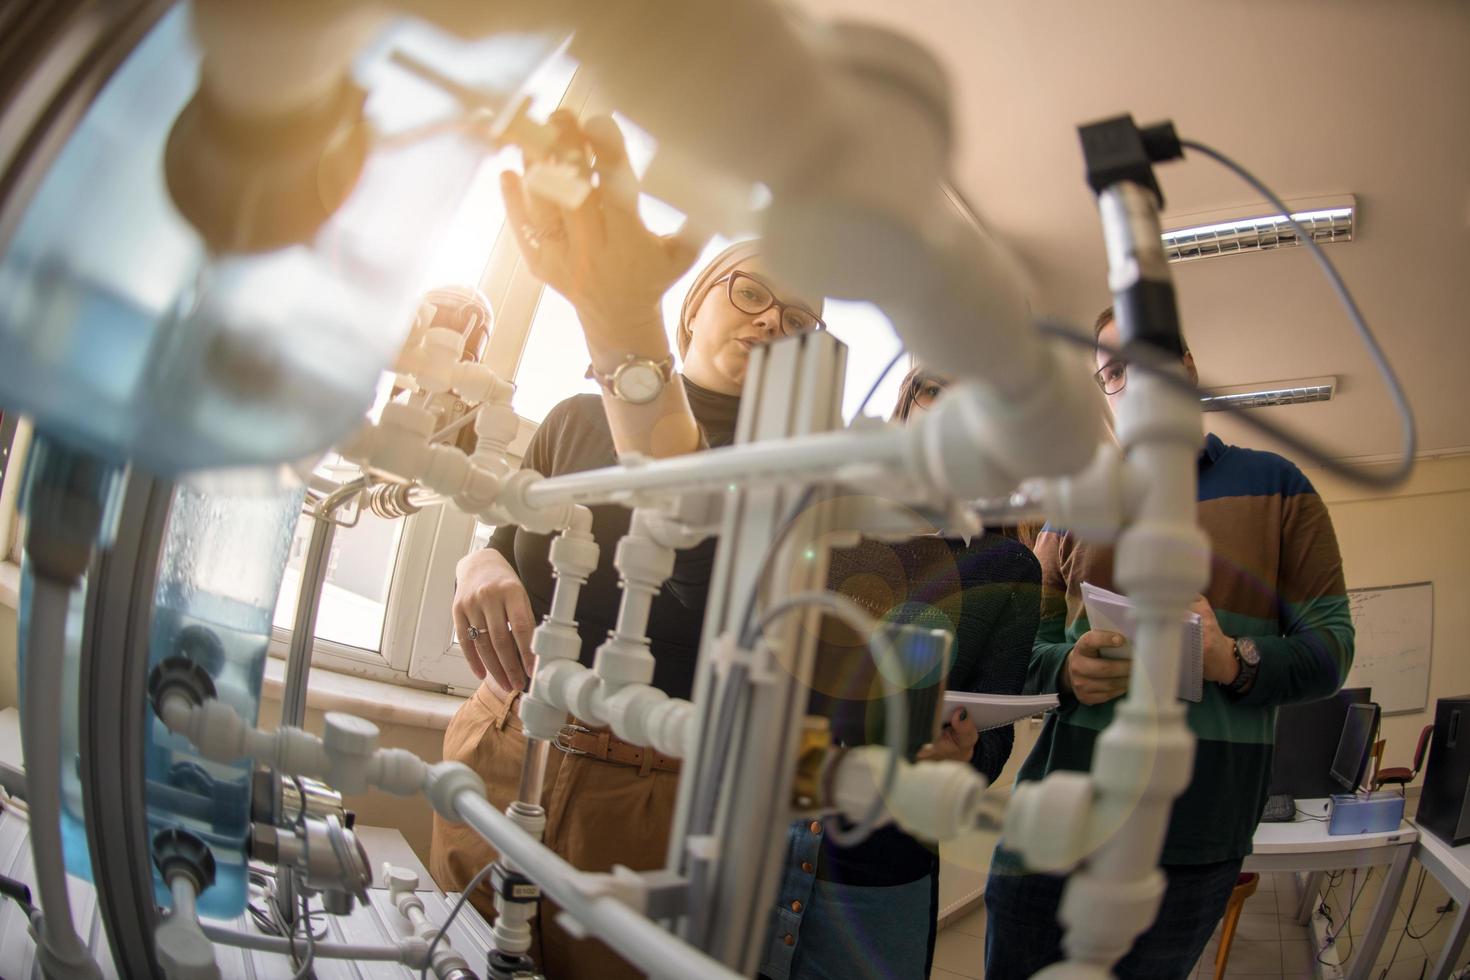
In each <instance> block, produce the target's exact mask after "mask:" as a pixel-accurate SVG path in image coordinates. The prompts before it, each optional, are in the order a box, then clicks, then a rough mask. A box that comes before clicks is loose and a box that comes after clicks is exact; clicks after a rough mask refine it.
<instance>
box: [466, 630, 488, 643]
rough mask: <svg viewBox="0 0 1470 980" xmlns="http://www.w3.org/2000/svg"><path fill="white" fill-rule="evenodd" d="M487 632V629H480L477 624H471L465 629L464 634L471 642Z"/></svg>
mask: <svg viewBox="0 0 1470 980" xmlns="http://www.w3.org/2000/svg"><path fill="white" fill-rule="evenodd" d="M487 632H488V630H482V629H480V627H478V626H471V627H469V628H468V629H466V630H465V632H464V635H465V637H466V638H467V639H468V640H469V641H470V642H471V643H473V642H474V641H476V640H478V639H479V638H480V637H482V636H484V635H485V634H486V633H487Z"/></svg>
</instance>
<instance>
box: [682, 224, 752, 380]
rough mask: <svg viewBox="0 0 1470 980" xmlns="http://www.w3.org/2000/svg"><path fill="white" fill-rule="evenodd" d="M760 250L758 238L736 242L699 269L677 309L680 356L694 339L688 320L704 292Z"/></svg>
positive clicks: (702, 298)
mask: <svg viewBox="0 0 1470 980" xmlns="http://www.w3.org/2000/svg"><path fill="white" fill-rule="evenodd" d="M760 252H761V243H760V239H759V238H752V239H749V240H748V241H743V242H736V243H735V244H733V245H731V246H729V247H728V248H726V249H725V250H724V251H723V252H721V253H720V254H719V255H716V256H715V257H714V258H712V259H710V260H709V262H708V263H707V264H706V265H705V267H704V268H703V269H702V270H700V273H699V275H698V276H696V277H695V279H694V282H693V284H692V285H690V287H689V292H687V293H685V294H684V305H683V306H682V307H680V309H679V337H678V340H679V356H680V357H681V358H682V357H684V356H686V355H687V354H688V353H689V342H690V341H691V340H693V339H694V334H693V333H692V332H691V331H690V329H689V321H691V320H693V319H694V314H696V313H698V312H699V304H700V303H702V302H704V294H705V293H707V292H709V288H710V286H712V285H714V283H715V282H716V281H718V280H719V279H721V278H723V277H724V276H725V275H727V274H728V273H730V272H732V271H734V270H735V269H738V268H739V267H740V263H742V262H748V261H750V260H751V259H753V258H755V257H756V256H757V255H759V254H760Z"/></svg>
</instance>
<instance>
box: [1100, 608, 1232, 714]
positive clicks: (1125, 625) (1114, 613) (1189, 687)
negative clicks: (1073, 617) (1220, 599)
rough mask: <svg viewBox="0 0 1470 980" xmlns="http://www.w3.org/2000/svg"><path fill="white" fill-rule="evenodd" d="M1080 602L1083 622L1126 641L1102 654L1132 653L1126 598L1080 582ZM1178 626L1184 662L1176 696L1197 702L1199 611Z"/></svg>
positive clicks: (1201, 664)
mask: <svg viewBox="0 0 1470 980" xmlns="http://www.w3.org/2000/svg"><path fill="white" fill-rule="evenodd" d="M1082 602H1083V604H1084V605H1085V606H1086V607H1087V622H1088V624H1089V625H1090V626H1091V627H1092V628H1093V629H1095V630H1111V631H1112V632H1114V633H1121V634H1123V637H1124V638H1125V639H1126V640H1127V641H1128V642H1127V643H1125V644H1124V645H1123V646H1121V647H1117V648H1115V649H1113V650H1104V651H1102V655H1103V656H1105V657H1116V658H1118V659H1123V660H1126V659H1130V658H1131V657H1132V656H1133V647H1132V642H1133V603H1132V602H1131V601H1130V600H1129V598H1128V597H1127V596H1125V595H1119V594H1118V593H1116V592H1109V591H1108V590H1107V589H1100V588H1098V587H1097V586H1095V585H1093V584H1092V583H1090V582H1083V583H1082ZM1182 628H1183V630H1184V663H1183V665H1182V666H1181V668H1180V671H1179V699H1180V700H1181V701H1193V702H1195V703H1196V704H1198V703H1199V702H1200V701H1203V700H1204V697H1205V643H1204V627H1203V625H1202V624H1201V622H1200V618H1199V613H1186V614H1185V617H1184V623H1183V624H1182Z"/></svg>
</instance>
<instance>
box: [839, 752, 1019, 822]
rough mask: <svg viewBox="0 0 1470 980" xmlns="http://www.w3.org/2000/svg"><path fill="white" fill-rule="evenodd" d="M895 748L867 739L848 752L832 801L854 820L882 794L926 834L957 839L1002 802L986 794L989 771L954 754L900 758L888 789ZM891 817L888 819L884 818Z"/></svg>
mask: <svg viewBox="0 0 1470 980" xmlns="http://www.w3.org/2000/svg"><path fill="white" fill-rule="evenodd" d="M889 758H890V755H889V751H888V749H886V748H885V747H883V746H881V745H864V746H861V747H859V748H855V749H852V750H850V751H848V752H847V753H845V754H844V755H843V756H842V758H841V759H840V760H839V761H838V763H837V768H836V771H835V772H834V773H833V776H832V802H833V803H834V804H835V805H836V806H837V808H838V809H839V810H841V811H842V813H843V815H844V816H846V817H847V818H848V819H849V820H862V819H864V818H865V817H866V816H867V815H868V813H869V812H870V811H871V809H872V806H873V803H874V802H875V801H877V800H879V799H881V800H882V802H883V807H884V809H885V810H886V811H887V814H888V817H889V818H891V819H892V820H893V821H894V822H896V823H897V824H898V825H899V826H900V827H902V828H903V829H904V830H906V831H908V832H909V833H911V834H914V835H915V836H918V837H923V838H925V839H926V840H932V841H946V840H952V839H954V838H955V837H958V836H960V835H961V834H964V833H967V832H968V831H971V830H974V829H975V828H976V827H977V826H979V824H980V821H981V819H982V817H984V816H986V815H987V814H990V813H992V812H993V813H994V815H995V816H997V817H998V816H999V812H1000V811H999V807H998V805H994V804H991V803H990V802H989V801H986V800H984V798H983V797H984V794H985V788H986V787H987V786H988V785H989V784H988V783H987V782H986V781H985V777H984V776H982V775H980V774H979V773H978V772H976V771H975V769H974V767H972V766H969V765H966V764H965V763H963V762H957V761H953V760H946V761H942V762H941V761H925V762H918V763H908V762H904V761H900V762H899V763H898V772H897V774H896V776H895V778H894V781H893V787H892V789H891V791H890V792H888V793H887V794H886V795H885V794H884V793H883V777H884V774H885V773H887V771H888V764H889ZM884 822H886V821H884Z"/></svg>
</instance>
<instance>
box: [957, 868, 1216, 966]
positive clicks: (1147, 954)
mask: <svg viewBox="0 0 1470 980" xmlns="http://www.w3.org/2000/svg"><path fill="white" fill-rule="evenodd" d="M1007 858H1010V859H1009V860H1008V859H1007ZM1017 863H1018V862H1016V861H1015V860H1014V858H1013V857H1012V856H1009V855H1007V856H1006V857H1004V858H1003V857H1002V854H1001V852H997V853H996V870H992V871H991V873H990V880H989V881H987V882H986V884H985V914H986V924H985V980H1012V978H1016V980H1019V978H1022V977H1029V976H1031V975H1032V974H1034V973H1037V972H1038V971H1040V970H1041V969H1042V968H1043V967H1045V966H1048V965H1050V964H1052V963H1055V962H1057V961H1058V960H1061V959H1063V958H1064V957H1063V953H1062V927H1061V924H1060V923H1058V922H1057V907H1058V906H1059V905H1060V904H1061V901H1062V887H1063V886H1064V885H1065V884H1066V879H1065V878H1061V877H1055V876H1052V875H1037V874H1019V873H1015V872H1014V871H1007V870H1005V869H1006V868H1014V867H1015V866H1016V864H1017ZM1240 865H1241V862H1240V861H1224V862H1222V863H1219V864H1200V865H1173V866H1170V867H1165V868H1164V869H1163V870H1164V875H1165V877H1166V878H1167V879H1168V887H1167V888H1166V889H1165V891H1164V899H1163V901H1162V902H1161V903H1160V906H1159V917H1158V918H1157V919H1155V920H1154V924H1153V925H1151V926H1149V927H1148V929H1147V930H1146V931H1145V932H1144V933H1143V935H1141V936H1139V937H1138V939H1137V940H1136V941H1135V942H1134V944H1133V949H1132V950H1130V951H1129V953H1128V955H1127V956H1125V957H1123V959H1122V960H1120V961H1119V962H1118V965H1117V966H1115V967H1114V968H1113V974H1114V975H1115V976H1117V977H1119V978H1120V980H1183V978H1185V977H1188V976H1189V975H1190V973H1191V972H1192V971H1193V970H1194V964H1195V963H1196V962H1197V961H1198V960H1199V957H1200V954H1201V953H1203V952H1204V949H1205V946H1206V945H1207V944H1208V943H1209V941H1210V936H1211V935H1212V934H1213V933H1214V931H1215V926H1216V925H1217V924H1218V923H1219V921H1220V917H1221V916H1223V915H1224V914H1225V906H1226V904H1227V903H1228V902H1229V901H1230V892H1231V890H1232V889H1234V888H1235V879H1236V878H1237V877H1238V876H1239V874H1240ZM1098 914H1099V915H1106V914H1107V912H1106V911H1105V910H1100V911H1099V912H1098Z"/></svg>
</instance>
